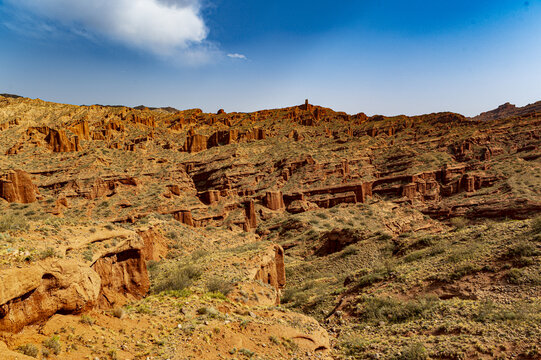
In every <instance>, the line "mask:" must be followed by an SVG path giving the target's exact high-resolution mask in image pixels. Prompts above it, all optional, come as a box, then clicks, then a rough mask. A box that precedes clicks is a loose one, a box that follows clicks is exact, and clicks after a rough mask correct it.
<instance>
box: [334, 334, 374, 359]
mask: <svg viewBox="0 0 541 360" xmlns="http://www.w3.org/2000/svg"><path fill="white" fill-rule="evenodd" d="M368 346H369V342H368V341H366V340H365V339H363V338H361V337H360V336H350V337H349V338H347V339H346V340H344V341H343V342H342V344H340V348H341V349H342V352H343V353H344V355H346V356H351V357H353V358H354V359H364V358H366V357H365V356H364V354H363V353H364V352H365V351H366V349H367V348H368Z"/></svg>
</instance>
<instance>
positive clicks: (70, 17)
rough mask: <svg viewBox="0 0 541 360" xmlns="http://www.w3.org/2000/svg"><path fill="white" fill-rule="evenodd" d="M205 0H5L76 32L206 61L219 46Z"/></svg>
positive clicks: (161, 53) (15, 6) (167, 54)
mask: <svg viewBox="0 0 541 360" xmlns="http://www.w3.org/2000/svg"><path fill="white" fill-rule="evenodd" d="M200 1H201V0H5V2H7V3H10V4H11V5H12V6H13V7H14V8H16V9H19V10H21V9H22V10H25V11H27V12H30V13H32V14H34V15H35V16H37V17H39V18H42V19H44V20H47V21H50V22H51V23H53V24H59V25H60V26H61V27H65V28H68V29H70V31H71V32H72V33H73V34H95V35H97V36H103V37H105V38H108V39H112V40H114V41H117V42H120V43H123V44H125V45H128V46H130V47H134V48H139V49H143V50H145V51H150V52H153V53H155V54H158V55H165V56H177V55H181V56H184V57H186V58H187V59H188V61H189V60H190V59H192V60H194V59H195V61H197V62H199V61H202V57H205V53H207V52H208V53H212V52H215V48H214V47H213V46H212V44H209V43H207V42H206V41H205V39H206V37H207V35H208V29H207V27H206V25H205V22H204V20H203V18H202V16H201V13H200Z"/></svg>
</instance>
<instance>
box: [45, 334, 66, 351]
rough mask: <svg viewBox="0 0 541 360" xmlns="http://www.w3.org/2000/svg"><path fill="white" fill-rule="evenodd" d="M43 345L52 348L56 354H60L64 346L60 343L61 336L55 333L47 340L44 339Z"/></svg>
mask: <svg viewBox="0 0 541 360" xmlns="http://www.w3.org/2000/svg"><path fill="white" fill-rule="evenodd" d="M43 346H45V347H46V348H47V349H49V350H51V351H52V352H53V354H55V355H58V354H60V351H61V350H62V346H61V345H60V338H59V337H58V336H57V335H54V336H52V337H50V338H49V339H47V340H44V341H43Z"/></svg>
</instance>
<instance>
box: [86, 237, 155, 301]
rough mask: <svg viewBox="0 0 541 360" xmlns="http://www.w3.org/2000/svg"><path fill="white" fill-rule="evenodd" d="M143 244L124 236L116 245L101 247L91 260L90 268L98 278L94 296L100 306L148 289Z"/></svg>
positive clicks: (135, 296)
mask: <svg viewBox="0 0 541 360" xmlns="http://www.w3.org/2000/svg"><path fill="white" fill-rule="evenodd" d="M144 248H145V247H144V243H143V241H142V239H140V238H135V239H127V240H126V241H125V242H123V243H122V244H120V245H119V246H117V247H116V248H114V249H111V250H107V251H105V252H104V253H103V254H101V255H100V256H99V258H98V260H96V261H95V262H94V263H93V264H92V266H91V267H92V269H93V270H94V271H95V272H96V273H97V274H98V275H99V277H100V278H101V279H102V281H101V289H100V292H99V298H98V305H99V306H100V307H102V308H111V307H114V306H122V305H124V304H125V303H126V302H127V301H128V300H133V299H140V298H141V297H143V296H144V295H145V294H146V293H147V292H148V290H149V288H150V281H149V278H148V272H147V267H146V261H145V255H144ZM148 252H150V249H149V250H148Z"/></svg>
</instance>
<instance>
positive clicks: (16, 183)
mask: <svg viewBox="0 0 541 360" xmlns="http://www.w3.org/2000/svg"><path fill="white" fill-rule="evenodd" d="M37 194H38V188H37V186H35V185H34V184H33V183H32V180H31V179H30V175H28V173H26V172H24V171H22V170H15V171H9V172H8V173H6V174H4V175H3V176H2V178H0V197H1V198H3V199H5V200H7V201H8V202H16V203H23V204H28V203H33V202H34V201H36V195H37Z"/></svg>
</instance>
